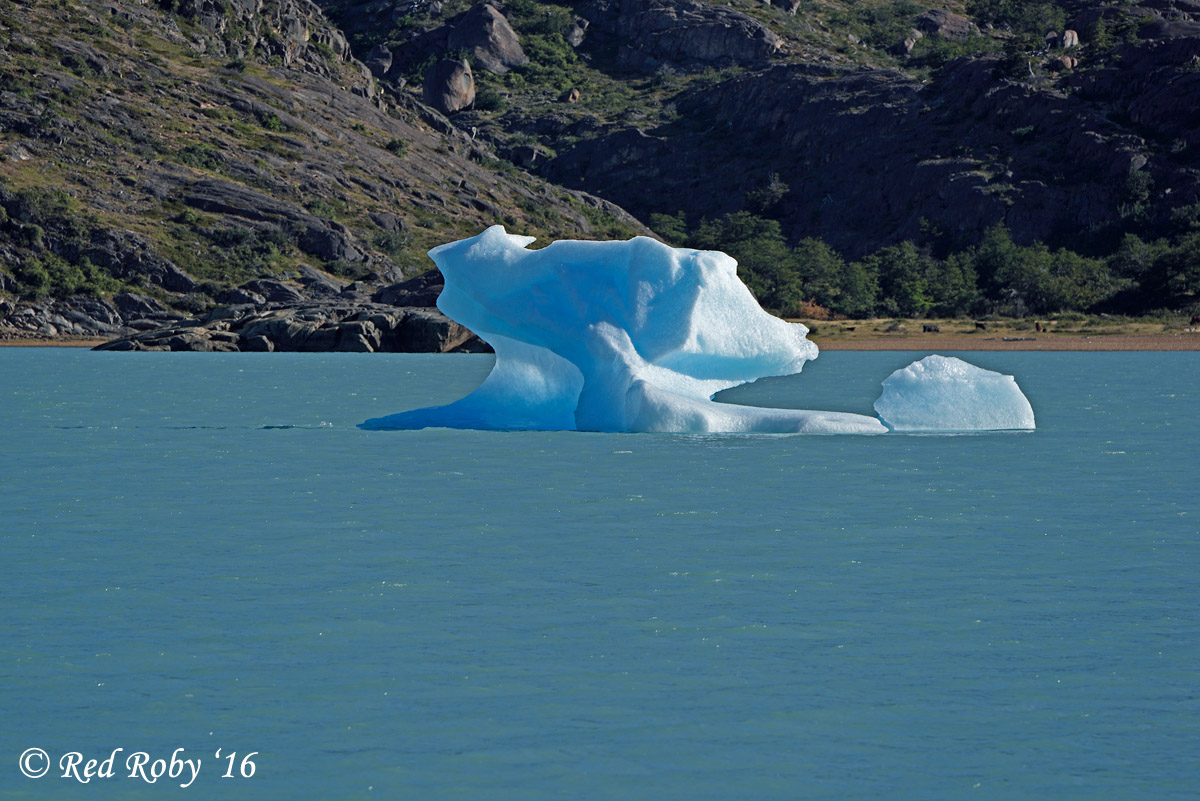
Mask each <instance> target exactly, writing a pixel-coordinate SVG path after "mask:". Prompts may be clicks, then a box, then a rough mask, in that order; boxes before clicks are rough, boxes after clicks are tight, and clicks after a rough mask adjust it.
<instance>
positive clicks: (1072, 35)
mask: <svg viewBox="0 0 1200 801" xmlns="http://www.w3.org/2000/svg"><path fill="white" fill-rule="evenodd" d="M1059 42H1060V43H1061V45H1062V49H1063V50H1070V49H1071V48H1072V47H1079V34H1078V33H1076V32H1075V31H1072V30H1065V31H1063V35H1062V38H1060V39H1059Z"/></svg>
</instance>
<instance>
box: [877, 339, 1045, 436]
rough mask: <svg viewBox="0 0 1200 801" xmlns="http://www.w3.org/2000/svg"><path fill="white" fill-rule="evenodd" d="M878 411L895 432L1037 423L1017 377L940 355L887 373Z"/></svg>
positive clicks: (1005, 427)
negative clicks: (1018, 384)
mask: <svg viewBox="0 0 1200 801" xmlns="http://www.w3.org/2000/svg"><path fill="white" fill-rule="evenodd" d="M875 411H876V413H878V414H879V417H880V419H882V420H883V422H884V423H886V424H887V426H888V428H890V429H892V430H893V431H1002V430H1031V429H1033V428H1034V420H1033V407H1031V406H1030V405H1029V400H1028V399H1027V398H1026V397H1025V395H1024V393H1022V392H1021V389H1020V388H1019V387H1018V386H1017V381H1016V379H1015V378H1013V377H1012V376H1011V375H1004V374H1002V373H996V372H993V371H991V370H984V369H983V368H982V367H976V366H975V365H973V364H968V363H967V362H964V361H963V360H961V359H956V358H954V357H953V356H938V355H936V354H935V355H933V356H926V357H925V358H924V359H921V360H920V361H917V362H913V363H912V364H910V365H908V366H907V367H902V368H901V369H899V370H897V371H896V372H894V373H892V374H891V375H890V376H888V377H887V378H885V379H884V381H883V394H881V395H880V396H879V399H878V400H877V401H875Z"/></svg>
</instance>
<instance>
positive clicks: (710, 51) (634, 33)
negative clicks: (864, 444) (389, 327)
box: [0, 0, 1200, 336]
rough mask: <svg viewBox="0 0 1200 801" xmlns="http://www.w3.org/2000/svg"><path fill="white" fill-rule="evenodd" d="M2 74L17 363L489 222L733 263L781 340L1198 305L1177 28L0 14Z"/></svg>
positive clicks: (986, 2) (1086, 21)
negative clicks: (651, 239) (40, 342)
mask: <svg viewBox="0 0 1200 801" xmlns="http://www.w3.org/2000/svg"><path fill="white" fill-rule="evenodd" d="M0 54H2V55H3V59H2V60H0V329H2V328H4V326H5V325H6V324H7V326H8V329H11V330H12V331H16V332H18V333H21V332H23V333H25V334H29V333H33V334H38V333H40V334H41V335H43V336H54V335H59V334H63V333H69V332H71V331H72V330H75V333H78V330H77V327H76V329H72V327H71V326H69V325H68V326H62V325H57V324H52V323H49V321H50V319H51V317H52V316H53V313H55V309H56V308H57V309H58V313H65V312H64V310H70V311H72V312H73V313H75V314H77V315H84V316H89V315H90V317H91V319H93V320H97V319H99V318H100V317H103V316H104V314H103V313H101V312H98V311H96V310H97V309H98V308H100V307H98V306H96V305H95V304H94V303H92V304H91V305H89V304H88V303H87V302H85V301H83V300H81V299H82V298H92V299H95V300H99V301H102V302H103V305H104V306H105V307H106V308H108V309H109V310H110V311H111V314H110V315H109V316H110V317H112V318H113V319H111V320H109V321H107V322H106V323H105V325H106V326H108V328H102V329H96V330H97V331H99V332H100V333H102V334H106V335H107V334H112V333H116V332H118V331H120V330H122V327H123V326H125V327H126V328H125V330H127V326H128V324H129V323H130V320H131V315H134V316H136V315H137V314H140V315H142V316H143V317H144V318H145V319H147V320H158V321H159V322H163V321H166V320H168V318H170V319H178V317H179V316H180V315H184V314H191V313H197V312H203V311H205V310H207V309H209V308H212V307H213V306H214V305H217V304H218V303H227V302H233V301H237V302H258V301H260V300H263V301H265V300H267V298H266V297H265V295H266V294H269V293H266V292H265V290H262V286H261V285H256V286H258V289H259V290H262V291H258V292H255V291H254V288H253V287H252V286H250V285H251V284H253V282H255V281H262V280H267V279H272V280H278V281H282V282H284V283H285V284H287V285H289V286H294V287H296V288H298V289H303V288H304V287H306V286H311V285H312V284H313V283H314V282H317V283H319V284H320V286H321V287H322V291H328V290H329V287H333V288H334V291H335V292H337V293H342V292H345V293H347V297H350V298H351V299H353V298H354V297H364V298H365V297H369V296H370V295H371V293H372V292H376V291H377V290H378V289H379V288H380V287H384V286H386V285H388V284H392V283H396V282H398V281H402V280H404V279H407V278H411V277H412V276H414V275H417V274H419V273H421V272H423V271H425V270H427V269H428V268H429V267H431V265H430V264H429V263H428V260H427V259H426V258H425V257H424V255H423V254H424V251H425V250H426V249H428V247H430V246H431V245H433V244H436V243H438V242H441V241H446V240H447V239H450V238H457V237H461V236H464V235H470V234H473V233H477V232H478V231H479V230H481V229H482V228H483V227H485V226H486V225H489V224H493V223H497V222H499V223H503V224H505V225H506V226H508V227H509V228H510V229H511V230H514V231H517V232H521V233H530V234H533V235H535V236H538V237H539V238H542V239H543V240H544V239H546V238H558V237H565V236H570V237H581V238H607V237H617V236H619V237H624V236H630V235H633V234H636V233H648V232H650V230H651V229H652V230H653V231H654V233H656V234H657V235H658V236H660V237H661V238H663V239H664V240H666V241H668V242H669V243H671V244H676V245H687V246H692V247H703V248H715V249H721V250H725V251H727V252H729V253H731V254H732V255H734V256H735V257H736V258H737V259H738V260H739V262H740V264H741V267H742V270H743V274H744V277H745V279H746V281H747V283H748V284H749V285H750V286H751V288H752V289H753V291H754V292H755V293H756V295H757V296H758V298H759V300H760V302H762V303H763V305H764V306H765V307H767V308H769V309H771V310H773V311H776V312H778V313H780V314H783V315H788V316H807V317H817V318H820V317H828V316H837V315H845V316H856V317H870V316H876V315H883V316H901V315H903V316H923V315H961V314H974V315H983V314H1013V315H1023V314H1037V315H1051V314H1055V313H1060V312H1078V311H1091V312H1100V311H1104V312H1112V313H1117V312H1119V313H1124V314H1146V313H1170V312H1175V313H1185V314H1188V313H1192V312H1193V311H1194V310H1195V306H1196V303H1197V293H1198V292H1200V184H1198V183H1197V176H1198V175H1200V172H1198V167H1200V164H1198V161H1200V125H1198V124H1197V123H1200V119H1197V117H1198V116H1200V102H1197V101H1200V3H1196V2H1194V0H1145V2H1082V1H1079V0H1059V1H1058V2H1016V0H967V1H966V2H946V3H930V2H924V1H923V0H862V1H861V2H840V1H839V0H776V2H775V3H772V4H769V5H768V4H765V3H762V2H750V0H729V2H726V3H702V2H696V1H695V0H588V2H578V3H539V2H533V0H509V2H507V3H497V4H496V5H494V6H493V7H490V8H488V7H484V6H483V5H482V4H478V3H472V2H469V0H444V1H443V2H434V1H433V0H402V2H385V0H371V1H370V2H354V1H353V0H322V2H319V3H317V4H316V5H313V4H311V3H306V2H299V1H298V0H159V1H158V2H137V1H136V0H107V1H106V2H93V0H54V1H53V2H27V3H21V2H15V1H14V0H0ZM445 76H450V78H446V77H445ZM439 80H441V81H442V82H441V83H439V82H438V81H439ZM447 80H450V81H451V83H447V82H446V81H447ZM454 82H457V83H454ZM447 87H452V90H451V89H447ZM646 226H649V227H648V228H647V227H646ZM238 287H241V288H242V289H241V290H237V288H238ZM237 291H242V292H244V293H248V294H242V295H237V294H236V292H237ZM231 292H232V293H235V294H230V293H231ZM118 297H120V298H122V300H121V302H120V303H117V301H116V300H114V299H115V298H118ZM130 297H136V300H130V299H129V298H130ZM4 298H7V300H5V299H4ZM56 304H57V305H56ZM131 304H132V306H137V307H138V309H139V310H138V311H136V312H127V310H126V308H125V307H126V306H131ZM33 307H36V313H31V312H29V311H28V310H29V309H30V308H33ZM20 314H24V315H25V318H22V319H24V322H23V323H22V324H21V325H17V324H16V322H14V321H17V320H18V317H17V315H20ZM97 315H99V316H97ZM68 319H74V318H71V317H70V316H69V315H68ZM110 328H111V330H109V329H110ZM8 329H5V330H8Z"/></svg>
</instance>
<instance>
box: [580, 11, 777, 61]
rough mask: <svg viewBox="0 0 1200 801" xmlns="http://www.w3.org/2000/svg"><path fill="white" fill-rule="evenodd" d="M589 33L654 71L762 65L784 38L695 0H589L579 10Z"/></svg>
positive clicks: (741, 16) (622, 57)
mask: <svg viewBox="0 0 1200 801" xmlns="http://www.w3.org/2000/svg"><path fill="white" fill-rule="evenodd" d="M580 13H581V14H582V15H583V16H584V17H585V18H587V19H588V20H589V21H590V22H591V25H590V27H589V28H588V33H589V36H591V37H593V38H595V39H597V41H598V42H599V43H604V42H605V41H607V42H610V43H611V44H613V45H615V46H616V48H617V60H618V62H620V64H621V65H622V66H624V67H628V68H630V69H636V70H641V71H645V72H654V71H655V70H657V69H659V68H660V67H662V66H664V65H669V66H673V67H679V68H683V69H689V70H700V69H706V68H708V67H712V66H731V65H741V66H763V65H765V64H766V63H767V62H768V61H769V60H770V59H771V57H773V56H775V55H776V54H778V53H779V52H780V51H781V50H782V48H783V40H782V39H780V38H779V37H778V36H777V35H776V34H775V33H773V32H772V31H771V30H770V29H769V28H767V27H766V26H764V25H762V24H761V23H759V22H758V21H756V20H754V19H753V18H751V17H749V16H747V15H745V14H742V13H741V12H738V11H734V10H733V9H730V8H726V7H724V6H711V5H708V4H706V3H700V2H696V0H594V2H593V3H591V4H590V5H588V6H587V7H585V8H584V9H583V10H582V11H581V12H580Z"/></svg>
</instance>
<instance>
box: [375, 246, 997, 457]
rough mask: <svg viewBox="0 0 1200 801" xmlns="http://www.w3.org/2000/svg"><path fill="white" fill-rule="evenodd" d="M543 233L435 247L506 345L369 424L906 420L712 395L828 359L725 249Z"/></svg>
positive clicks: (869, 425) (449, 305)
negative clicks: (464, 376) (440, 400)
mask: <svg viewBox="0 0 1200 801" xmlns="http://www.w3.org/2000/svg"><path fill="white" fill-rule="evenodd" d="M533 241H534V240H533V238H532V237H527V236H517V235H514V234H509V233H507V232H506V231H505V230H504V228H503V226H500V225H494V226H492V227H491V228H488V229H487V230H486V231H484V232H483V233H481V234H479V235H478V236H475V237H471V238H470V239H464V240H461V241H458V242H451V243H449V244H445V245H441V246H439V247H436V248H434V249H433V250H431V251H429V255H430V257H431V258H432V259H433V261H434V263H435V264H437V266H438V267H439V268H440V269H441V271H442V275H443V277H444V278H445V282H446V283H445V289H443V290H442V294H441V296H440V297H439V298H438V302H437V305H438V308H439V309H441V310H442V312H443V313H445V314H446V315H447V316H448V317H450V318H452V319H454V320H456V321H457V322H459V323H461V324H462V325H464V326H466V327H467V328H470V329H471V330H472V331H474V332H475V333H476V334H478V335H479V336H480V337H481V338H482V339H484V340H485V341H487V342H488V343H490V344H491V345H492V347H493V348H495V351H496V363H495V366H494V367H493V369H492V372H491V373H490V374H489V375H488V377H487V378H486V379H485V380H484V382H483V383H482V384H481V385H480V386H479V388H478V389H476V390H475V391H474V392H472V393H471V394H470V395H467V396H466V397H464V398H462V399H460V400H458V401H455V402H454V403H450V404H448V405H445V406H433V407H428V408H424V409H415V410H412V411H406V412H400V413H399V414H393V415H389V416H387V417H379V418H375V419H372V420H368V421H366V422H365V423H363V424H362V427H363V428H367V429H415V428H426V427H444V428H471V429H494V430H564V431H574V430H578V431H640V432H679V433H693V432H694V433H701V432H726V433H734V432H758V433H811V434H882V433H886V432H887V431H888V429H889V426H890V427H891V428H899V426H897V425H895V424H894V423H892V422H891V421H889V420H888V418H887V417H886V416H885V417H884V420H885V421H886V422H888V425H885V424H884V422H881V421H880V420H879V419H876V418H874V417H869V416H866V415H860V414H852V413H848V412H833V411H808V410H800V409H764V408H758V407H751V406H737V405H733V404H726V403H717V402H715V401H713V400H712V398H713V396H714V395H715V394H716V393H718V392H720V391H721V390H724V389H728V388H730V387H735V386H738V385H740V384H744V383H748V382H750V381H754V380H756V379H759V378H764V377H766V376H781V375H791V374H793V373H798V372H800V370H801V368H802V367H803V366H804V363H805V362H806V361H808V360H809V359H815V358H816V357H817V346H816V345H815V344H814V343H813V342H811V341H809V340H808V339H807V338H806V336H805V335H806V334H807V333H808V329H807V328H806V327H805V326H803V325H801V324H799V323H789V322H786V321H784V320H781V319H779V318H777V317H774V316H772V315H770V314H767V313H766V312H765V311H763V310H762V308H761V307H760V306H759V305H758V303H757V301H755V299H754V297H753V295H751V294H750V291H749V290H748V289H747V288H746V286H745V284H743V283H742V282H741V280H740V279H738V277H737V262H735V261H734V260H733V259H732V258H730V257H729V256H727V255H725V254H724V253H718V252H716V251H704V250H690V249H687V248H672V247H669V246H667V245H664V244H663V243H661V242H658V241H656V240H654V239H650V238H648V237H636V238H634V239H631V240H628V241H610V242H582V241H571V240H561V241H557V242H553V243H551V244H550V245H548V246H546V247H544V248H541V249H538V250H531V249H530V248H529V247H528V246H529V245H530V244H531V243H532V242H533ZM1014 386H1015V384H1014ZM900 391H901V392H902V393H903V391H904V388H903V387H900ZM1018 392H1019V391H1018ZM881 414H882V413H881ZM956 430H957V429H956Z"/></svg>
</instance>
